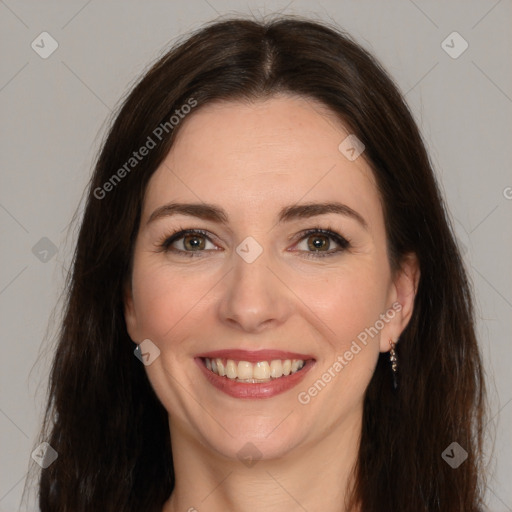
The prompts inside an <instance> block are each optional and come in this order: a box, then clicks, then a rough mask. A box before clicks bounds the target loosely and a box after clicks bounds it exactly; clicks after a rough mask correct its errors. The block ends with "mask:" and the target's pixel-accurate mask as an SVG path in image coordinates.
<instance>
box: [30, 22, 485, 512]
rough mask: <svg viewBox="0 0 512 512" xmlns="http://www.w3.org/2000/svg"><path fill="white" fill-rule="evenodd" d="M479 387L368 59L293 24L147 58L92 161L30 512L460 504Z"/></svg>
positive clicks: (370, 510)
mask: <svg viewBox="0 0 512 512" xmlns="http://www.w3.org/2000/svg"><path fill="white" fill-rule="evenodd" d="M132 342H133V343H132ZM134 349H135V350H134ZM134 354H135V355H134ZM482 374H483V371H482V366H481V359H480V355H479V350H478V346H477V341H476V338H475V330H474V324H473V310H472V299H471V293H470V288H469V285H468V282H467V278H466V273H465V271H464V267H463V263H462V260H461V257H460V254H459V251H458V249H457V247H456V244H455V243H454V236H453V232H452V230H451V227H450V225H449V221H448V220H447V216H446V213H445V210H444V207H443V202H442V198H441V195H440V192H439V189H438V186H437V185H436V182H435V179H434V176H433V171H432V168H431V165H430V163H429V159H428V156H427V153H426V150H425V147H424V144H423V142H422V139H421V136H420V134H419V131H418V128H417V126H416V125H415V123H414V121H413V118H412V116H411V114H410V112H409V110H408V109H407V107H406V105H405V103H404V101H403V99H402V97H401V95H400V93H399V92H398V90H397V88H396V86H395V85H394V84H393V82H392V81H391V79H390V78H389V77H388V76H387V74H386V73H385V71H384V70H383V69H382V67H381V66H380V65H379V64H378V63H377V62H376V60H375V59H374V58H373V57H372V56H370V55H369V54H368V53H367V52H365V51H364V50H363V49H362V48H361V47H360V46H358V45H357V44H356V43H355V42H353V41H352V40H351V38H350V37H349V36H347V35H346V34H343V33H341V32H339V31H338V30H336V29H333V28H330V27H327V26H325V25H321V24H318V23H314V22H310V21H307V20H299V19H293V18H280V19H277V20H274V21H272V22H269V23H260V22H255V21H251V20H229V21H222V22H217V23H213V24H211V25H209V26H207V27H205V28H203V29H202V30H200V31H198V32H197V33H196V34H194V35H192V36H191V37H190V38H189V39H187V40H186V41H184V42H182V43H181V44H179V45H178V46H176V47H175V48H173V49H171V50H170V51H169V52H168V53H167V54H166V55H164V56H163V57H162V58H161V59H160V60H159V61H158V62H157V63H156V64H155V65H154V66H152V67H151V69H150V70H149V71H148V72H147V73H146V74H145V76H144V77H143V78H142V79H141V81H140V82H139V83H138V84H137V85H136V86H135V88H134V89H133V91H132V92H131V93H130V94H129V96H128V97H127V98H126V100H125V101H124V104H123V105H122V107H121V108H120V110H119V112H118V113H117V116H116V118H115V120H114V121H113V123H112V127H111V129H110V132H109V134H108V136H107V138H106V140H105V142H104V145H103V148H102V150H101V153H100V155H99V158H98V161H97V164H96V168H95V171H94V175H93V177H92V180H91V183H90V186H89V190H88V199H87V205H86V208H85V213H84V217H83V220H82V224H81V229H80V233H79V237H78V242H77V245H76V251H75V255H74V265H73V270H72V272H71V274H70V277H69V287H68V300H67V308H66V311H65V316H64V321H63V325H62V329H61V332H60V338H59V345H58V347H57V350H56V354H55V359H54V363H53V367H52V372H51V380H50V387H49V402H48V406H47V411H46V416H45V422H44V425H43V434H42V436H41V440H42V441H47V442H48V443H49V445H50V446H51V447H52V449H53V450H55V452H56V453H57V454H58V458H57V459H56V460H55V461H54V462H52V463H51V464H50V465H49V466H48V467H47V468H46V469H43V471H42V475H41V482H40V496H39V503H40V508H41V511H42V512H50V511H51V512H58V511H73V512H82V511H83V512H85V511H91V510H102V511H114V510H115V511H116V512H119V511H141V510H144V511H147V512H149V511H155V512H174V511H182V510H183V511H184V510H199V511H201V510H209V511H220V510H223V511H224V510H236V511H249V510H254V509H255V508H256V507H257V508H258V509H260V510H265V511H273V510H278V509H279V510H283V509H284V510H309V511H314V510H322V511H327V512H330V511H333V512H334V511H361V512H377V511H379V512H383V511H394V512H397V511H404V512H405V511H407V512H410V511H412V510H414V511H415V512H418V511H428V512H433V511H443V512H456V511H460V512H463V511H464V512H467V511H475V510H478V509H479V507H480V506H481V505H482V491H483V475H482V468H481V465H482V463H481V458H482V435H483V432H482V426H483V414H484V391H485V387H484V382H483V376H482Z"/></svg>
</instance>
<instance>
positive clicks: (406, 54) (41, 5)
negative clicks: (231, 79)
mask: <svg viewBox="0 0 512 512" xmlns="http://www.w3.org/2000/svg"><path fill="white" fill-rule="evenodd" d="M277 12H282V13H287V14H297V15H303V16H309V17H312V18H314V19H318V20H325V21H329V22H333V23H336V24H337V25H338V26H340V27H341V28H343V29H345V30H347V31H348V32H349V33H350V34H352V35H353V36H354V37H355V38H356V39H357V40H358V41H359V43H360V44H362V45H363V46H364V47H365V48H367V49H368V50H370V52H372V53H373V54H374V55H375V56H376V57H377V58H378V59H379V60H380V61H381V62H382V63H383V64H384V66H385V68H386V69H387V70H388V71H389V73H390V74H391V76H392V77H393V78H394V79H395V81H396V82H397V84H398V86H399V87H400V89H401V90H402V92H403V93H404V94H405V98H406V100H407V102H408V104H409V106H410V108H411V109H412V112H413V114H414V116H415V119H416V120H417V123H418V124H419V126H420V129H421V130H422V133H423V136H424V138H425V141H426V143H427V145H428V149H429V151H430V155H431V159H432V163H433V165H434V167H435V170H436V173H437V176H438V179H439V181H440V184H441V188H442V189H443V191H444V194H445V197H446V200H447V204H448V207H449V213H450V216H451V219H452V221H453V224H454V228H455V230H456V233H457V238H458V241H459V243H460V247H461V249H462V252H463V254H464V258H465V262H466V265H467V268H468V272H469V276H470V279H471V281H472V283H473V286H474V289H475V295H476V306H477V321H478V334H479V340H480V343H481V348H482V353H483V356H484V360H485V367H486V374H487V375H488V377H489V392H490V398H491V415H490V421H489V424H488V431H489V444H488V448H489V485H488V488H487V501H488V504H489V510H492V511H493V512H494V511H496V512H505V511H509V512H510V511H512V488H511V486H510V475H511V474H512V462H511V461H512V447H511V444H510V443H511V438H512V436H511V432H512V385H511V383H512V377H511V375H512V371H511V369H510V364H511V354H512V348H511V345H510V342H511V334H512V325H511V317H512V315H511V313H512V291H511V290H512V286H511V284H512V282H511V281H512V280H511V274H512V273H511V265H510V261H511V253H512V237H511V231H510V226H511V225H512V222H511V221H512V173H511V160H512V158H511V153H510V145H511V142H512V140H511V137H510V135H511V133H512V130H511V128H512V83H511V82H512V80H511V78H512V70H511V63H512V59H511V57H512V36H511V34H512V31H511V30H510V27H511V21H512V4H511V2H510V0H499V1H496V0H492V1H483V0H472V1H467V0H466V1H450V2H447V1H441V0H439V1H421V0H414V1H413V0H393V1H387V2H378V1H377V0H373V1H369V0H363V1H334V0H318V1H306V0H294V1H290V0H283V1H274V2H270V1H267V2H264V1H234V0H233V1H227V0H208V1H207V0H188V1H186V2H173V1H147V2H143V1H134V0H130V1H124V2H121V1H103V2H102V1H100V0H89V1H87V0H85V1H66V2H64V1H61V2H56V1H46V2H38V1H35V0H31V1H15V0H5V1H2V0H0V38H1V42H2V59H1V63H0V68H1V69H0V73H1V74H0V105H1V109H2V123H1V127H2V132H1V138H0V140H1V162H2V171H1V188H0V225H1V237H0V241H1V254H2V260H1V261H2V264H1V267H0V307H1V331H2V350H3V354H4V359H2V360H1V361H0V365H1V371H0V390H1V396H0V435H1V445H0V461H1V463H0V511H3V512H11V511H15V510H30V511H35V510H38V509H37V506H36V505H35V504H34V502H32V503H31V504H30V506H29V508H27V507H26V506H23V507H22V508H20V499H21V493H22V490H23V485H24V482H25V479H26V475H27V471H28V469H29V467H30V465H31V464H32V465H33V464H35V463H34V462H33V461H32V459H31V453H32V450H33V449H34V443H35V439H36V435H37V433H38V429H39V426H40V421H41V415H42V413H43V405H44V399H45V391H46V380H47V375H48V370H49V364H50V361H51V356H52V348H53V333H54V331H55V329H56V328H57V324H58V320H59V318H60V317H59V312H58V307H57V306H58V299H59V295H60V293H61V292H62V289H63V284H64V276H65V273H66V271H67V269H68V267H69V264H70V260H71V255H72V250H73V244H74V240H75V238H76V231H75V230H76V223H75V224H73V225H71V224H70V223H71V220H72V216H73V214H74V213H75V210H76V209H77V208H78V207H79V204H81V203H80V202H81V200H82V194H83V191H84V188H85V186H86V184H87V181H88V179H89V177H90V174H91V171H92V163H93V160H94V158H95V156H96V153H97V151H98V147H99V144H100V141H101V138H102V137H103V134H104V131H105V127H106V122H107V119H108V118H109V116H110V115H111V112H112V110H113V109H114V108H115V107H116V105H117V104H118V102H119V100H120V98H121V96H122V95H124V94H125V92H126V91H127V90H128V88H129V86H130V85H131V84H133V82H134V81H135V80H136V78H137V77H138V76H139V75H140V73H141V72H142V71H143V70H144V69H145V68H146V67H147V65H148V64H149V63H150V62H152V61H153V60H155V59H156V58H157V57H158V56H159V55H161V53H162V51H163V50H164V49H166V48H168V47H169V45H171V44H172V43H173V42H174V41H176V40H177V39H178V38H180V37H182V36H184V35H185V34H187V33H189V32H190V31H191V30H194V29H196V28H198V27H199V26H200V25H201V24H202V23H203V22H206V21H210V20H212V19H215V18H218V17H219V16H227V15H230V14H248V13H254V14H255V15H257V16H262V15H265V14H271V13H277ZM43 32H46V33H47V34H43V35H41V34H42V33H43ZM454 32H456V33H457V34H454ZM41 40H43V41H41ZM57 44H58V47H56V49H55V50H54V51H53V53H51V54H49V53H50V52H51V51H52V50H53V46H56V45H57ZM52 45H53V46H52ZM466 45H467V48H466ZM81 208H82V207H81V206H80V208H79V214H78V215H81V211H82V210H81ZM70 226H71V227H70ZM56 308H57V309H56ZM54 310H55V318H54V322H53V324H52V323H51V316H52V313H53V312H54ZM36 363H37V364H36ZM492 448H493V449H494V456H493V457H492V458H491V452H490V450H491V449H492ZM99 456H101V454H99ZM439 456H441V454H439ZM507 482H508V485H507ZM404 491H406V490H404Z"/></svg>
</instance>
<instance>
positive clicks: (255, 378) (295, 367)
mask: <svg viewBox="0 0 512 512" xmlns="http://www.w3.org/2000/svg"><path fill="white" fill-rule="evenodd" d="M304 364H305V361H303V360H302V359H285V360H280V359H274V360H272V361H270V362H269V361H258V362H257V363H250V362H248V361H234V360H233V359H227V360H223V359H220V358H216V359H209V358H207V357H206V358H205V365H206V368H208V369H209V370H211V371H212V372H213V373H216V374H217V375H220V376H221V377H227V378H228V379H232V380H234V379H237V380H239V381H242V382H268V381H269V380H271V379H278V378H279V377H282V376H286V375H290V374H291V373H295V372H298V371H299V370H300V369H301V368H302V367H303V366H304Z"/></svg>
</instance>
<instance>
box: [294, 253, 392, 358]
mask: <svg viewBox="0 0 512 512" xmlns="http://www.w3.org/2000/svg"><path fill="white" fill-rule="evenodd" d="M297 283H298V285H296V287H295V289H297V287H298V288H299V289H300V291H299V292H298V295H299V296H300V297H305V298H306V299H305V300H304V302H305V303H306V305H307V306H308V307H309V308H310V309H311V310H313V311H314V312H315V314H316V315H317V316H318V318H319V319H320V320H321V321H322V322H323V324H324V326H325V331H324V332H325V333H326V336H327V337H329V338H330V339H331V341H332V345H333V347H334V348H335V349H336V350H338V351H339V350H346V349H345V347H346V346H349V345H350V344H351V342H352V340H354V339H356V338H357V336H358V335H359V334H360V333H361V332H363V331H364V330H365V329H366V328H369V327H371V326H373V325H374V324H375V322H376V321H377V320H378V319H379V315H380V314H381V313H383V312H384V308H385V307H386V298H387V291H388V289H387V285H388V282H387V278H386V273H385V272H378V271H376V267H375V265H374V264H373V263H372V262H370V261H368V262H364V261H363V262H362V264H358V265H352V266H348V265H347V266H346V267H343V268H338V269H333V270H332V272H328V273H326V274H325V276H324V277H321V278H318V279H315V278H308V279H306V280H305V279H301V280H297Z"/></svg>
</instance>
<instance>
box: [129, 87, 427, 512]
mask: <svg viewBox="0 0 512 512" xmlns="http://www.w3.org/2000/svg"><path fill="white" fill-rule="evenodd" d="M347 135H348V132H347V130H346V129H345V128H344V127H343V125H342V124H341V123H340V122H339V121H338V120H337V119H336V118H335V117H334V116H333V115H332V114H331V113H330V112H329V111H327V110H326V109H325V108H323V106H322V105H320V104H319V103H316V102H315V101H313V100H310V99H307V100H306V99H303V98H298V97H292V96H286V95H280V96H276V97H273V98H271V99H266V100H259V101H255V102H253V103H250V104H247V103H236V102H224V103H216V104H208V105H205V106H204V107H201V108H200V109H198V110H196V111H195V112H194V113H193V114H190V115H189V116H188V117H187V119H186V120H185V121H184V124H183V126H181V129H180V132H179V133H178V137H177V139H176V142H175V144H174V146H173V148H172V149H171V151H170V153H169V154H168V156H167V158H166V159H165V161H164V163H163V164H162V165H161V166H160V167H159V168H158V169H157V170H156V172H155V173H154V174H153V176H152V178H151V180H150V182H149V184H148V187H147V190H146V195H145V199H144V205H143V212H142V219H141V224H140V229H139V232H138V236H137V239H136V242H135V253H134V266H133V273H132V278H131V283H130V285H129V286H128V287H127V289H126V295H125V318H126V323H127V327H128V332H129V334H130V336H131V338H132V339H133V340H134V341H135V342H137V343H139V342H141V341H142V340H144V339H148V338H149V339H150V340H151V341H152V342H153V343H154V344H155V345H156V346H157V347H158V348H159V349H160V356H159V357H157V358H156V359H155V360H154V362H153V363H152V364H150V365H148V366H145V369H146V372H147V375H148V378H149V380H150V382H151V384H152V386H153V388H154V390H155V392H156V394H157V396H158V397H159V399H160V400H161V402H162V404H163V405H164V406H165V408H166V410H167V411H168V412H169V426H170V434H171V442H172V450H173V457H174V467H175V472H176V486H175V490H174V491H173V493H172V494H171V496H170V497H169V500H168V501H167V502H166V503H165V506H164V508H163V512H173V511H187V510H208V511H210V512H217V511H219V512H220V511H225V510H237V511H239V512H246V511H247V512H249V511H252V510H254V504H255V503H257V504H258V508H259V509H261V510H265V511H268V512H273V511H277V510H279V511H282V510H293V511H295V510H301V511H303V510H304V509H306V510H309V511H316V510H322V511H323V512H331V511H332V512H334V511H337V512H339V511H341V510H345V508H344V506H343V500H344V498H345V486H346V484H347V483H348V482H349V477H350V472H351V469H352V467H353V465H354V463H355V462H356V458H357V450H358V443H359V436H360V432H361V420H362V406H363V397H364V392H365V390H366V388H367V386H368V384H369V382H370V379H371V377H372V374H373V372H374V369H375V365H376V362H377V358H378V355H379V352H386V351H389V348H390V346H389V339H390V338H391V339H393V340H397V339H398V338H399V336H400V334H401V332H402V331H403V329H404V328H405V327H406V325H407V322H408V321H409V319H410V316H411V313H412V307H413V302H414V295H415V291H416V288H417V283H418V279H419V270H418V264H417V260H416V258H415V257H414V255H409V256H408V257H407V258H405V259H404V262H403V265H402V270H401V271H400V272H397V273H396V274H395V275H393V274H392V272H391V269H390V265H389V261H388V258H387V253H386V233H385V227H384V218H383V211H382V207H381V202H380V197H379V193H378V189H377V187H376V183H375V179H374V177H373V173H372V171H371V169H370V167H369V165H368V164H367V162H366V161H365V160H364V153H363V155H362V156H361V157H359V158H357V159H356V160H355V161H350V160H348V159H347V158H346V157H345V156H344V155H343V154H342V153H341V152H340V151H339V150H338V146H339V144H340V142H341V141H342V140H343V139H345V137H347ZM171 201H179V202H189V203H200V202H202V201H203V202H206V203H213V204H215V205H218V206H220V207H222V208H224V209H225V210H226V213H227V215H228V217H229V221H228V223H227V224H226V225H222V224H219V223H216V222H213V221H211V220H203V219H198V218H196V217H192V216H188V215H183V214H180V215H175V216H168V217H164V218H160V219H158V220H155V221H154V222H151V223H149V224H147V221H148V218H149V216H150V215H151V213H152V212H153V211H154V210H156V209H157V208H158V207H160V206H162V205H164V204H166V203H168V202H171ZM326 201H338V202H341V203H344V204H346V205H348V206H349V207H350V208H352V209H353V210H355V211H357V212H358V213H359V214H360V215H361V216H362V217H363V218H364V219H365V221H366V222H367V225H368V227H367V229H365V228H364V227H363V226H362V225H361V224H360V223H358V222H357V220H355V219H353V218H351V217H349V216H345V215H340V214H336V213H328V214H322V215H318V216H315V217H311V218H302V219H294V220H291V221H289V222H283V223H277V214H278V212H279V210H280V209H281V208H283V207H285V206H289V205H294V204H296V203H300V204H302V203H306V202H308V203H309V202H326ZM182 228H184V229H186V228H195V229H203V230H206V231H207V232H208V233H209V234H211V237H210V240H211V241H209V240H208V239H205V238H204V237H202V236H201V235H199V242H200V243H202V242H204V243H205V246H204V249H202V251H203V252H202V253H201V254H200V255H199V257H187V256H186V255H183V254H182V253H173V252H172V251H171V252H167V253H166V252H164V251H162V250H160V248H159V245H158V244H159V242H161V241H162V240H164V239H165V238H167V237H168V236H169V235H170V234H171V233H172V232H173V231H178V230H180V229H182ZM310 228H323V229H328V228H331V229H332V230H333V231H335V232H337V233H339V234H340V235H341V236H343V237H346V238H347V239H349V240H350V246H349V247H348V248H346V249H344V250H342V251H341V252H336V253H333V254H331V255H330V256H327V257H323V258H322V257H319V256H315V252H314V248H312V247H311V245H309V246H308V241H309V242H310V243H311V241H312V240H316V237H318V236H319V235H320V242H319V243H320V245H322V243H323V244H324V245H322V247H323V249H322V250H323V251H327V252H329V251H332V250H334V249H336V248H338V247H339V245H338V244H337V243H336V241H335V240H331V239H330V238H328V237H325V236H322V235H321V234H316V235H315V234H314V235H308V236H307V237H302V238H301V236H300V234H301V232H302V231H303V230H306V229H310ZM297 235H298V237H296V236H297ZM248 236H252V237H253V238H254V239H255V240H256V241H257V242H258V243H259V244H260V246H261V247H262V248H263V252H262V254H261V255H260V256H259V257H258V258H257V259H256V260H255V261H254V262H252V263H247V262H246V261H244V260H243V259H242V258H241V257H240V256H239V255H238V254H237V252H236V251H235V249H236V247H237V246H238V245H239V244H240V243H241V242H242V240H244V239H245V238H246V237H248ZM293 237H296V238H293ZM183 242H184V240H183V238H182V239H181V240H177V241H175V242H174V244H173V247H174V248H176V249H181V250H182V251H184V250H188V251H189V252H193V251H194V249H193V246H192V248H191V245H190V244H187V245H185V246H184V245H183ZM196 242H197V240H196ZM317 243H318V241H317ZM196 254H197V250H196ZM316 254H318V253H316ZM308 255H309V256H310V257H309V258H308V257H307V256H308ZM395 302H398V303H400V304H401V310H400V311H399V312H395V315H394V318H392V319H389V318H388V317H387V318H388V321H387V322H384V328H382V330H380V332H379V334H378V335H376V336H374V337H373V338H371V337H370V338H369V341H368V343H367V345H366V346H364V345H362V344H361V343H360V344H359V345H360V346H361V347H362V350H361V351H360V352H358V353H357V355H355V356H354V357H353V359H352V360H351V361H350V362H348V364H347V365H346V366H345V367H344V368H343V369H342V370H341V371H338V372H337V373H336V376H335V377H333V378H332V379H331V381H330V382H329V383H328V384H327V385H326V386H325V387H324V388H323V389H322V390H321V391H320V392H319V393H318V394H317V395H316V396H314V397H312V398H311V400H310V401H309V403H307V404H302V403H300V402H299V401H298V393H299V392H304V391H307V390H308V388H310V387H311V386H312V385H313V383H315V381H317V380H318V379H320V378H321V376H322V374H323V373H324V372H326V371H327V370H328V369H329V368H330V367H331V368H332V366H333V364H334V362H335V361H336V360H337V357H338V356H339V355H343V354H344V353H345V352H346V351H347V350H348V349H349V348H350V346H351V343H352V342H353V341H354V340H356V339H357V336H358V334H359V333H361V332H362V331H364V329H365V328H368V327H370V326H374V325H375V323H376V321H377V320H378V319H379V315H381V314H385V313H386V311H388V310H390V309H392V304H393V303H395ZM389 316H390V315H389ZM224 348H241V349H246V350H260V349H282V350H292V351H295V352H299V353H304V354H312V355H314V357H315V359H316V364H315V366H314V368H312V369H311V370H310V372H309V373H308V374H307V375H306V377H305V379H304V380H303V381H302V382H301V383H300V384H299V385H298V386H296V387H294V388H292V389H291V390H288V391H286V392H284V393H281V394H279V395H277V396H274V397H272V398H266V399H260V400H258V399H237V398H232V397H230V396H228V395H225V394H224V393H222V392H221V391H219V390H217V389H216V388H214V387H213V386H212V385H211V384H210V383H209V382H208V381H207V380H206V378H205V377H204V375H203V374H202V372H201V371H200V369H199V368H198V367H197V365H196V363H195V362H194V356H195V355H197V354H199V353H201V352H206V351H210V350H216V349H224ZM390 371H391V370H390ZM248 442H250V443H253V444H254V445H255V446H256V447H257V448H258V450H259V451H260V452H261V459H260V460H258V461H257V462H256V464H254V465H253V466H251V467H247V466H246V465H245V464H243V463H242V462H241V461H240V460H239V459H238V457H237V454H238V452H239V450H240V449H241V448H242V447H243V446H244V445H246V443H248Z"/></svg>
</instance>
